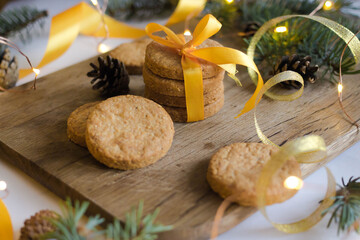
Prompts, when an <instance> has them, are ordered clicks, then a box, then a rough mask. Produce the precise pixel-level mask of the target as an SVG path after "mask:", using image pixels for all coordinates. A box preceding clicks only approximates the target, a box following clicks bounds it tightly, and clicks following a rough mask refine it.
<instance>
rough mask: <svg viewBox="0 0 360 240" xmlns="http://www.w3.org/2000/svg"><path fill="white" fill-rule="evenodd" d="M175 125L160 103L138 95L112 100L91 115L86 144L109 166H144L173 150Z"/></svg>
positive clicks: (97, 157)
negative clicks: (171, 148)
mask: <svg viewBox="0 0 360 240" xmlns="http://www.w3.org/2000/svg"><path fill="white" fill-rule="evenodd" d="M173 137H174V125H173V122H172V121H171V118H170V116H169V114H168V113H167V112H166V111H165V110H164V109H163V108H162V107H161V106H160V105H158V104H157V103H155V102H153V101H151V100H149V99H146V98H143V97H139V96H132V95H125V96H117V97H113V98H109V99H107V100H105V101H103V102H101V103H100V104H98V105H97V106H96V107H95V109H94V111H93V112H92V113H91V114H90V116H89V119H88V121H87V128H86V144H87V147H88V149H89V151H90V153H91V154H92V155H93V156H94V158H95V159H97V160H98V161H99V162H101V163H103V164H105V165H106V166H108V167H112V168H117V169H122V170H128V169H135V168H141V167H145V166H147V165H150V164H152V163H154V162H156V161H157V160H159V159H160V158H162V157H163V156H164V155H165V154H166V153H167V151H168V150H169V149H170V147H171V144H172V140H173Z"/></svg>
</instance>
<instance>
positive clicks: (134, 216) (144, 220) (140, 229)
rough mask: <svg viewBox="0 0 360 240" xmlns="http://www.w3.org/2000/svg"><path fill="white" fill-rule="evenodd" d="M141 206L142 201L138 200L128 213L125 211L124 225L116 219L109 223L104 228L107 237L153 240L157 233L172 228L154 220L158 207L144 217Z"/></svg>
mask: <svg viewBox="0 0 360 240" xmlns="http://www.w3.org/2000/svg"><path fill="white" fill-rule="evenodd" d="M143 208H144V202H143V201H140V203H139V206H138V208H137V209H136V208H132V210H131V211H130V212H129V213H126V217H125V224H124V226H122V225H121V223H120V222H119V220H117V219H115V220H114V223H113V224H109V225H108V226H107V228H106V236H107V239H112V240H153V239H157V234H158V233H160V232H165V231H169V230H171V229H172V226H164V225H161V224H157V223H155V222H154V221H155V219H156V217H157V216H158V214H159V209H158V208H157V209H156V210H155V211H154V212H153V213H150V214H148V215H146V216H145V217H143Z"/></svg>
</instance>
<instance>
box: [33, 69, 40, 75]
mask: <svg viewBox="0 0 360 240" xmlns="http://www.w3.org/2000/svg"><path fill="white" fill-rule="evenodd" d="M32 70H33V72H34V73H35V75H36V76H38V75H39V74H40V69H37V68H32Z"/></svg>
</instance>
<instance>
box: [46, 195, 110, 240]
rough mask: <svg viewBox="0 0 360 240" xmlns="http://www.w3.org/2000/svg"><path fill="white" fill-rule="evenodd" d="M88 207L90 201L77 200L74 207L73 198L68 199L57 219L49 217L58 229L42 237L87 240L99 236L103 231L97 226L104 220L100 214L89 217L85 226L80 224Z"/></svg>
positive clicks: (62, 239) (61, 239)
mask: <svg viewBox="0 0 360 240" xmlns="http://www.w3.org/2000/svg"><path fill="white" fill-rule="evenodd" d="M88 207H89V203H88V202H84V203H82V204H80V202H79V201H75V206H74V207H73V206H72V202H71V200H70V199H67V200H66V202H65V204H64V205H62V206H61V212H62V215H58V218H56V219H49V221H50V222H51V223H52V224H53V225H54V227H55V228H56V230H55V231H54V232H50V233H47V234H45V235H43V236H42V238H41V239H56V240H86V239H92V238H94V237H96V236H99V235H100V234H101V232H100V231H99V230H98V229H97V227H98V226H99V225H100V224H101V223H102V222H104V219H103V218H100V216H99V215H96V216H95V217H89V219H88V221H87V223H86V224H85V226H81V225H80V224H81V223H80V220H81V219H82V218H83V217H84V215H85V212H86V210H87V208H88Z"/></svg>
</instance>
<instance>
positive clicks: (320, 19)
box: [240, 15, 360, 115]
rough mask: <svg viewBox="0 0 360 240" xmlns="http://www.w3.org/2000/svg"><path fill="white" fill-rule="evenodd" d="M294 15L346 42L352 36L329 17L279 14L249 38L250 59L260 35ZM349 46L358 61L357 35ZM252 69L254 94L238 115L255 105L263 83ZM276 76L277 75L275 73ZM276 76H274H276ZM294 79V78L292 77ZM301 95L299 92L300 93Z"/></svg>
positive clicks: (271, 96)
mask: <svg viewBox="0 0 360 240" xmlns="http://www.w3.org/2000/svg"><path fill="white" fill-rule="evenodd" d="M295 17H301V18H307V19H310V20H313V21H316V22H318V23H321V24H322V25H324V26H326V27H328V28H329V29H330V30H331V31H333V32H334V33H335V34H336V35H338V36H339V37H340V38H341V39H342V40H344V41H345V42H346V43H347V42H349V41H350V39H352V38H353V37H354V33H352V32H351V31H350V30H349V29H347V28H345V27H344V26H342V25H341V24H339V23H337V22H334V21H332V20H330V19H327V18H324V17H319V16H309V15H288V16H281V17H277V18H273V19H271V20H269V21H268V22H266V23H264V24H263V25H262V26H261V27H260V28H259V30H258V31H257V32H256V33H255V35H254V37H253V38H252V39H251V42H250V44H249V47H248V50H247V54H248V56H249V58H250V59H251V60H253V59H254V55H255V49H256V45H257V43H258V42H259V41H260V39H261V38H262V36H263V35H264V34H265V33H266V32H267V31H268V30H269V29H270V28H272V27H274V26H275V25H276V24H278V23H280V22H282V21H285V20H288V19H291V18H295ZM349 48H350V50H351V52H352V54H353V55H354V58H355V61H356V62H357V63H358V62H359V60H360V41H359V39H358V38H357V37H354V39H353V40H352V41H351V42H350V43H349ZM252 70H253V69H249V70H248V71H249V75H250V77H251V80H252V81H253V82H254V83H255V84H257V87H256V91H255V93H254V95H253V96H252V97H251V98H250V99H249V100H248V102H247V103H246V104H245V107H244V109H243V110H242V111H241V113H240V115H242V114H244V113H246V112H248V111H250V110H251V109H253V108H254V107H255V105H256V104H257V102H256V101H255V99H256V96H257V95H258V94H259V91H258V90H260V89H261V87H262V85H263V80H262V79H261V78H258V77H257V74H256V73H257V72H254V71H252ZM276 76H277V75H276ZM276 76H274V77H275V78H276ZM287 80H293V78H292V76H289V78H288V79H287ZM294 80H295V79H294ZM265 95H266V96H268V97H270V98H272V99H274V100H280V101H290V99H291V97H288V96H281V95H278V94H275V93H272V92H266V93H265ZM300 95H301V94H300Z"/></svg>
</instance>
